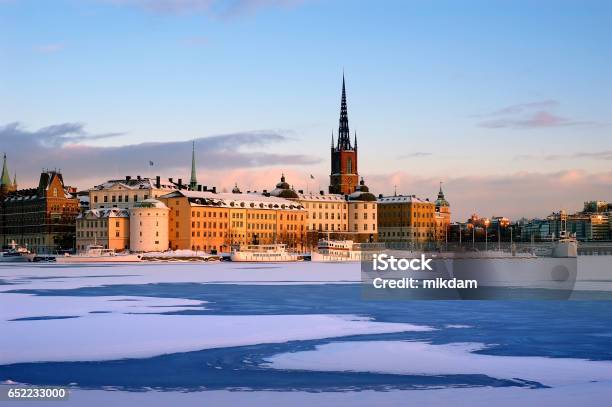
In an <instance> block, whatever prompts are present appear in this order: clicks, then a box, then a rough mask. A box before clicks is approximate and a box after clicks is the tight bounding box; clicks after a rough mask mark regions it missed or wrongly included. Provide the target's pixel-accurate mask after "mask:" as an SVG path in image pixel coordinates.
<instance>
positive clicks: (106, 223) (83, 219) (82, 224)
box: [76, 208, 130, 252]
mask: <svg viewBox="0 0 612 407" xmlns="http://www.w3.org/2000/svg"><path fill="white" fill-rule="evenodd" d="M93 245H97V246H102V247H104V248H105V249H111V250H115V251H117V252H120V251H123V250H128V249H129V247H130V217H129V213H128V211H127V210H125V209H118V208H110V209H90V210H88V211H86V212H84V213H82V214H80V215H79V216H78V217H77V219H76V249H77V252H84V251H86V250H87V248H88V246H93Z"/></svg>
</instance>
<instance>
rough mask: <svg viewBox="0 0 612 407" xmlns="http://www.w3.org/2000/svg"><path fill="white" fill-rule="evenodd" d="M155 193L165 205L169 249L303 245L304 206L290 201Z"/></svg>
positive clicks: (254, 196)
mask: <svg viewBox="0 0 612 407" xmlns="http://www.w3.org/2000/svg"><path fill="white" fill-rule="evenodd" d="M159 199H160V200H161V201H162V202H164V203H165V204H166V205H167V206H168V208H170V222H169V240H170V248H171V249H175V250H176V249H191V250H204V251H209V252H210V251H217V252H221V251H229V250H230V249H231V247H232V246H238V245H244V244H251V243H259V244H268V243H284V244H287V245H288V246H289V247H293V248H297V249H301V248H302V247H303V240H304V237H305V233H306V229H305V221H306V216H305V215H306V212H305V211H304V209H303V208H302V206H301V205H299V204H298V203H296V202H292V201H289V200H286V199H283V198H277V197H266V196H262V195H259V194H249V193H247V194H241V193H222V194H215V193H212V192H198V191H187V190H180V191H175V192H171V193H169V194H166V195H163V196H161V197H160V198H159Z"/></svg>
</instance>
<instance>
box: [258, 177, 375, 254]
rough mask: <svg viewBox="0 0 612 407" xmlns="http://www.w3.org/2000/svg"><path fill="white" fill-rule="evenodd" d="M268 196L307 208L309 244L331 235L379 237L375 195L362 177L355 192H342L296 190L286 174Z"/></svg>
mask: <svg viewBox="0 0 612 407" xmlns="http://www.w3.org/2000/svg"><path fill="white" fill-rule="evenodd" d="M264 193H267V192H264ZM269 195H271V196H274V197H279V198H285V199H289V200H292V201H296V202H297V203H299V204H300V205H301V206H302V207H303V208H304V210H305V211H306V222H305V224H306V225H305V227H306V233H307V246H315V245H316V243H317V241H318V239H320V238H327V237H328V236H329V238H331V239H337V240H340V239H346V240H353V241H355V242H368V241H375V240H376V239H377V234H378V225H377V223H376V216H377V210H376V205H377V203H376V197H375V196H374V195H373V194H371V193H370V192H369V190H368V187H367V186H366V185H365V183H364V181H363V179H362V180H361V182H360V184H359V185H358V186H357V187H356V188H355V191H354V192H353V193H352V194H350V195H341V194H326V193H325V192H324V191H320V192H319V193H315V192H308V193H304V191H298V192H295V191H294V190H293V189H292V188H291V187H290V186H289V184H288V183H287V182H286V179H285V176H284V175H283V176H282V177H281V180H280V182H279V183H278V184H276V186H275V188H274V189H273V190H272V191H270V193H269Z"/></svg>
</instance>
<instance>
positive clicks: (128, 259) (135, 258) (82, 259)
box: [55, 254, 142, 264]
mask: <svg viewBox="0 0 612 407" xmlns="http://www.w3.org/2000/svg"><path fill="white" fill-rule="evenodd" d="M140 261H142V258H141V257H140V256H139V255H136V254H133V255H132V254H129V255H118V256H57V257H56V258H55V262H56V263H64V264H70V263H135V262H140Z"/></svg>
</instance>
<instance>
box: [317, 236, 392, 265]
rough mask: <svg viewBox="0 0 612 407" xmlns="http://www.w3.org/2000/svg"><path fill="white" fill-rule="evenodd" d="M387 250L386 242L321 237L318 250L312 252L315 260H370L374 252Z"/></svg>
mask: <svg viewBox="0 0 612 407" xmlns="http://www.w3.org/2000/svg"><path fill="white" fill-rule="evenodd" d="M383 250H385V246H384V244H379V243H355V242H353V241H352V240H329V239H321V240H319V242H318V244H317V250H316V251H313V252H312V253H311V256H310V257H311V260H312V261H315V262H339V261H362V260H369V259H370V258H371V257H372V254H373V253H376V252H381V251H383Z"/></svg>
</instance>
